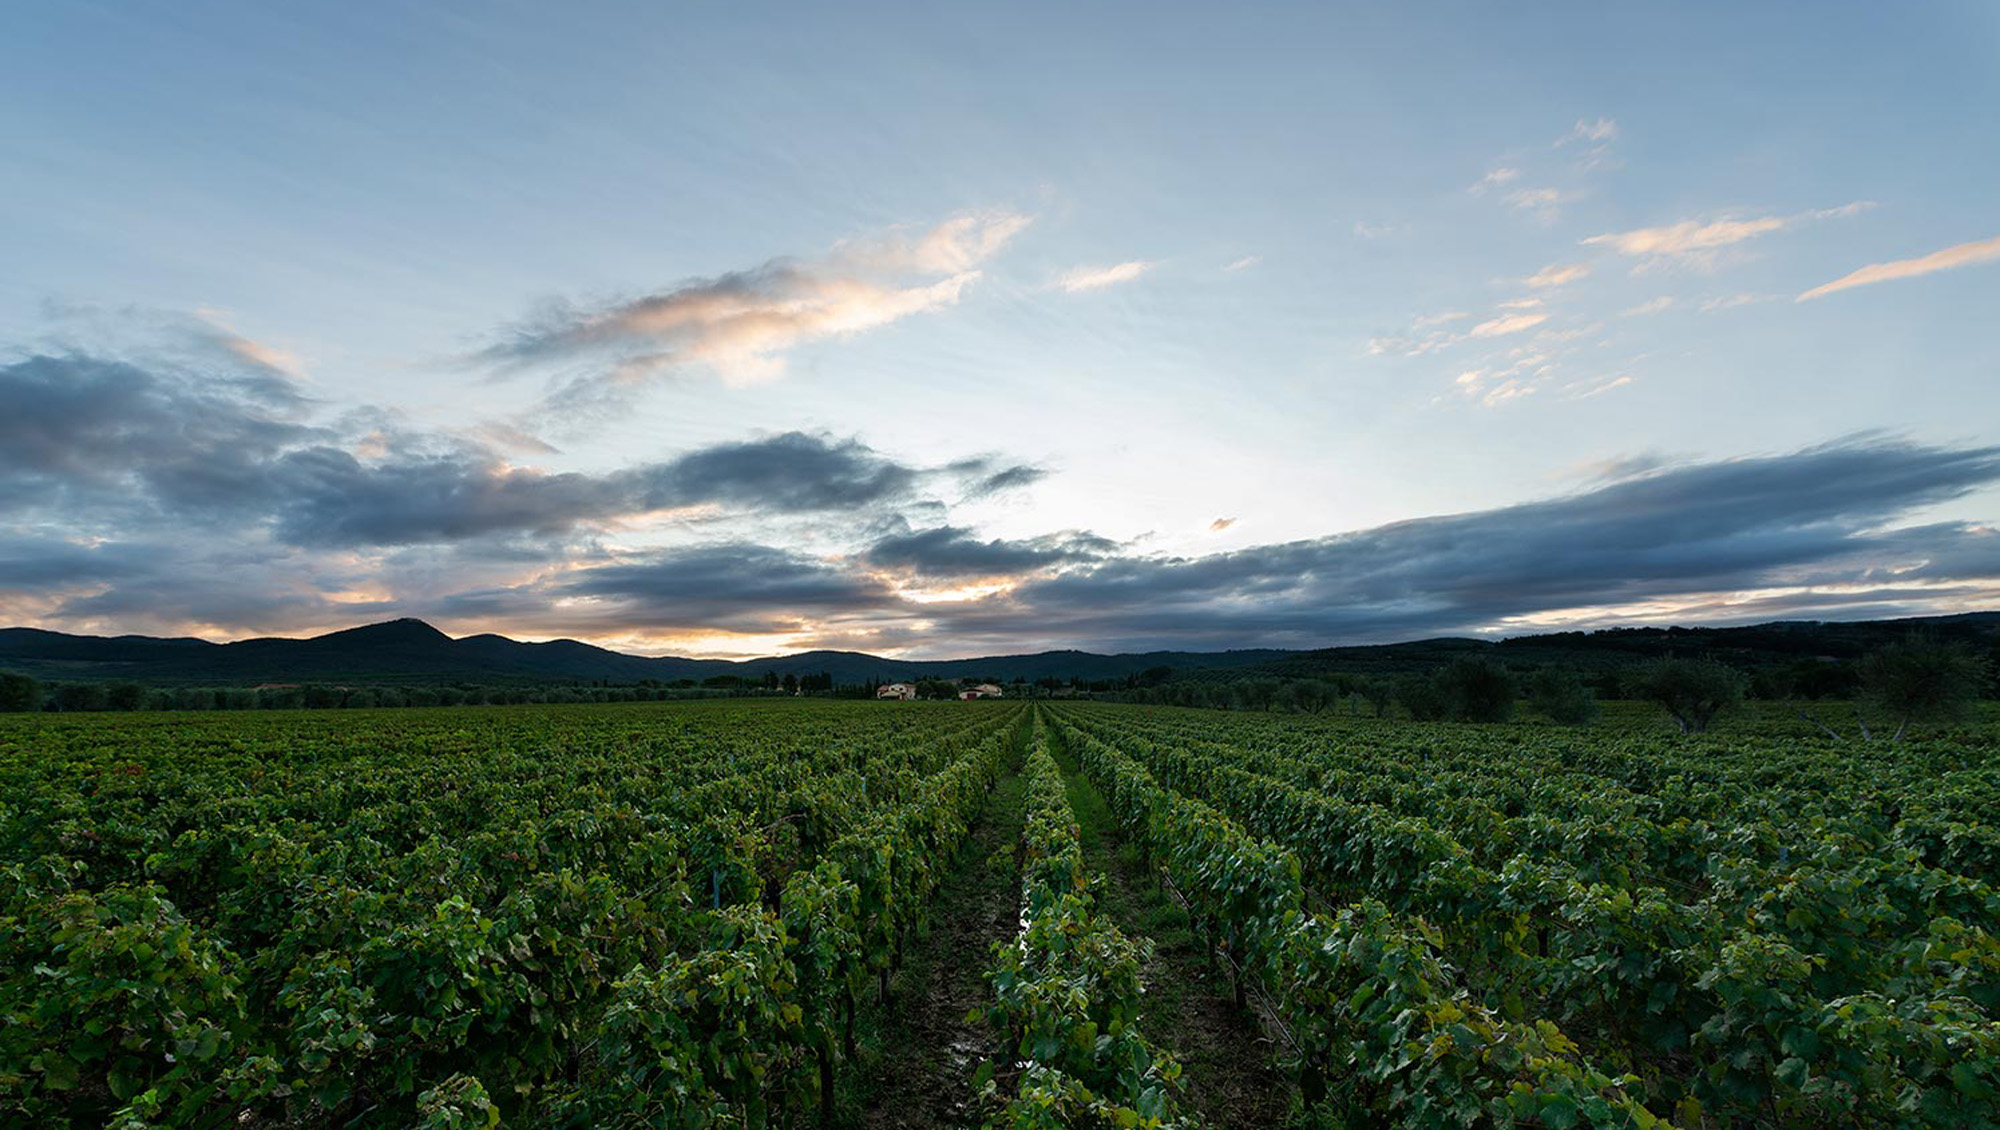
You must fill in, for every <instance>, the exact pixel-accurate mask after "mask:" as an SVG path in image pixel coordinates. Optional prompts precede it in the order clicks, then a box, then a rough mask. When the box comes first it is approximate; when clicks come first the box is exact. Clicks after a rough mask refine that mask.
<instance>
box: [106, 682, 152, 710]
mask: <svg viewBox="0 0 2000 1130" xmlns="http://www.w3.org/2000/svg"><path fill="white" fill-rule="evenodd" d="M104 696H105V704H106V705H107V706H109V707H110V708H111V709H113V710H138V709H140V708H141V707H143V706H145V705H146V688H144V687H142V686H140V685H139V684H137V683H114V684H112V687H111V689H110V690H108V691H106V692H104Z"/></svg>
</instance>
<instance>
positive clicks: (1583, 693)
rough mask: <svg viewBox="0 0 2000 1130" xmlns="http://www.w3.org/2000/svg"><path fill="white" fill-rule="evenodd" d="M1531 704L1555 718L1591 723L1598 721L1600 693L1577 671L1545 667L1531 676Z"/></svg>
mask: <svg viewBox="0 0 2000 1130" xmlns="http://www.w3.org/2000/svg"><path fill="white" fill-rule="evenodd" d="M1527 682H1528V685H1527V691H1528V708H1529V709H1530V710H1533V711H1534V712H1535V713H1537V714H1540V715H1542V716H1543V717H1545V718H1547V719H1548V720H1549V721H1551V722H1559V723H1561V724H1562V725H1565V726H1588V725H1589V724H1591V723H1592V722H1595V721H1597V715H1598V711H1599V707H1598V703H1597V695H1596V694H1595V693H1593V692H1592V691H1591V689H1590V686H1589V684H1587V683H1585V682H1584V681H1583V678H1582V677H1581V676H1579V675H1578V674H1577V673H1576V672H1574V671H1570V670H1566V669H1564V668H1560V667H1544V668H1543V669H1541V670H1540V671H1537V672H1535V673H1534V674H1532V675H1530V676H1528V681H1527Z"/></svg>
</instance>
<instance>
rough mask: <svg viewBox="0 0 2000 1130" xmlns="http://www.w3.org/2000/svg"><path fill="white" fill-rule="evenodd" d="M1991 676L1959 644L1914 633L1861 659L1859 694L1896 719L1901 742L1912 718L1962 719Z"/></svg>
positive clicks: (1926, 719) (1914, 719)
mask: <svg viewBox="0 0 2000 1130" xmlns="http://www.w3.org/2000/svg"><path fill="white" fill-rule="evenodd" d="M1989 678H1991V675H1990V673H1989V672H1988V669H1987V666H1986V661H1985V660H1984V659H1981V658H1980V657H1979V656H1977V655H1974V654H1973V653H1972V651H1971V650H1970V649H1969V648H1967V647H1966V646H1965V645H1964V644H1961V643H1946V642H1943V641H1941V640H1939V639H1938V638H1937V637H1935V636H1932V635H1929V634H1926V633H1916V634H1912V635H1910V636H1909V637H1907V638H1905V639H1903V640H1900V641H1898V642H1896V643H1892V644H1890V645H1889V646H1888V647H1885V648H1883V649H1882V650H1881V651H1878V652H1876V653H1874V654H1873V655H1870V656H1868V657H1867V658H1866V659H1863V660H1862V661H1861V694H1862V697H1863V698H1864V699H1866V700H1867V701H1868V702H1869V703H1871V704H1873V705H1874V706H1875V707H1877V708H1878V709H1880V710H1881V711H1883V712H1884V713H1885V714H1887V715H1889V717H1891V718H1894V719H1895V720H1896V733H1895V736H1894V737H1892V738H1890V739H1889V740H1890V741H1896V742H1899V741H1902V740H1903V733H1904V731H1906V730H1908V729H1909V728H1910V723H1912V722H1941V721H1949V720H1952V719H1955V718H1960V717H1963V716H1964V714H1965V712H1966V711H1967V710H1968V709H1969V708H1970V707H1971V705H1972V701H1973V700H1974V699H1976V698H1978V697H1979V693H1980V691H1981V690H1982V689H1984V688H1985V686H1986V684H1987V680H1988V679H1989Z"/></svg>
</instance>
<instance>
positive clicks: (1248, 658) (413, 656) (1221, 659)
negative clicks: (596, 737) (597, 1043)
mask: <svg viewBox="0 0 2000 1130" xmlns="http://www.w3.org/2000/svg"><path fill="white" fill-rule="evenodd" d="M1286 654H1288V653H1286V652H1283V651H1276V650H1270V649H1263V650H1249V651H1231V652H1212V653H1210V652H1177V651H1160V652H1145V653H1140V654H1133V655H1093V654H1091V653H1088V652H1081V651H1052V652H1044V653H1042V654H1039V655H1003V656H989V657H986V658H977V659H956V660H947V661H941V662H909V661H906V660H899V659H885V658H883V657H881V656H875V655H866V654H863V653H861V652H854V651H808V652H802V653H799V654H796V655H784V656H774V657H772V658H769V659H751V660H744V661H741V662H732V661H729V660H724V659H683V658H678V657H672V656H666V657H651V656H643V655H626V654H624V653H622V652H616V651H611V650H608V649H606V648H601V647H597V646H595V645H593V644H587V643H583V642H581V641H579V640H569V639H563V640H550V641H548V642H546V643H523V642H522V641H520V640H513V639H508V638H507V637H506V636H499V635H493V634H491V633H486V634H481V635H475V636H466V637H464V638H463V639H453V638H452V637H450V636H448V635H445V634H444V633H443V632H440V631H438V630H437V629H436V628H434V627H432V626H431V625H429V624H427V623H425V622H423V621H422V620H416V619H402V620H390V621H387V622H385V623H381V624H368V625H364V626H362V627H358V628H347V629H344V630H342V631H338V632H330V633H328V634H326V635H323V636H314V637H312V638H310V639H283V638H274V637H261V638H257V639H247V640H237V641H235V642H233V643H209V642H208V641H206V640H192V639H173V640H167V639H156V638H151V637H146V636H119V637H115V638H113V637H104V636H73V635H68V634H65V633H62V632H49V631H43V630H41V629H38V628H0V667H5V668H8V669H12V670H18V671H24V672H26V673H28V674H31V675H35V676H37V677H39V678H44V679H57V680H61V679H71V680H114V679H117V680H132V681H134V682H141V683H149V684H169V683H177V684H197V685H202V684H255V683H292V682H349V683H370V682H376V683H451V682H469V683H546V682H567V681H570V680H584V681H597V680H604V681H608V682H616V683H632V682H637V681H639V680H641V679H658V680H661V681H663V682H671V681H673V680H676V679H704V678H708V677H710V676H714V675H738V676H746V677H755V676H761V675H762V674H763V673H764V672H766V671H773V672H776V673H777V674H779V675H785V674H787V673H789V674H795V675H805V674H818V673H820V672H823V671H824V672H831V673H832V675H833V677H834V680H835V681H836V682H840V683H861V682H869V681H877V680H881V681H887V680H895V679H914V678H924V677H937V678H958V677H962V676H981V677H994V678H1000V679H1007V680H1011V679H1015V678H1025V679H1039V678H1043V677H1047V676H1054V677H1057V678H1064V679H1069V678H1082V679H1116V678H1123V677H1125V676H1126V675H1130V674H1134V673H1137V672H1139V671H1144V670H1146V669H1148V668H1151V667H1175V668H1180V669H1195V668H1210V667H1241V666H1247V665H1250V664H1253V663H1263V662H1270V661H1272V660H1276V659H1280V658H1282V657H1283V656H1285V655H1286Z"/></svg>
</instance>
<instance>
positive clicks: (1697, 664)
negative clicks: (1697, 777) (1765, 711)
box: [1625, 656, 1747, 734]
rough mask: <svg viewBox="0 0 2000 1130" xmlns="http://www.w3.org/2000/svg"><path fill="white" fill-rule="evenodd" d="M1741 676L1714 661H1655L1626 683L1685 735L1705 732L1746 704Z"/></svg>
mask: <svg viewBox="0 0 2000 1130" xmlns="http://www.w3.org/2000/svg"><path fill="white" fill-rule="evenodd" d="M1746 682H1747V680H1746V679H1744V677H1743V674H1742V672H1740V671H1738V670H1736V669H1735V668H1734V667H1730V666H1728V665H1726V664H1722V663H1717V662H1716V661H1715V660H1713V659H1675V658H1673V657H1672V656H1669V657H1667V658H1665V659H1656V660H1654V661H1653V662H1651V663H1648V664H1646V665H1645V666H1644V667H1641V668H1639V669H1638V670H1637V671H1635V672H1633V673H1632V674H1631V675H1630V676H1629V677H1628V678H1627V679H1626V683H1625V689H1626V693H1628V694H1630V695H1631V696H1632V697H1634V698H1641V699H1645V700H1646V701H1648V702H1654V703H1658V704H1659V705H1660V706H1662V707H1664V708H1666V711H1667V713H1668V714H1670V715H1672V716H1673V719H1674V724H1675V725H1677V726H1679V727H1680V729H1681V733H1683V734H1699V733H1702V732H1704V731H1706V730H1707V729H1708V727H1709V725H1710V724H1711V723H1713V722H1714V721H1715V718H1716V716H1717V715H1719V714H1721V713H1722V712H1723V711H1725V710H1728V709H1730V708H1731V707H1734V706H1736V705H1737V704H1738V703H1740V702H1742V701H1743V689H1744V684H1745V683H1746Z"/></svg>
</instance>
